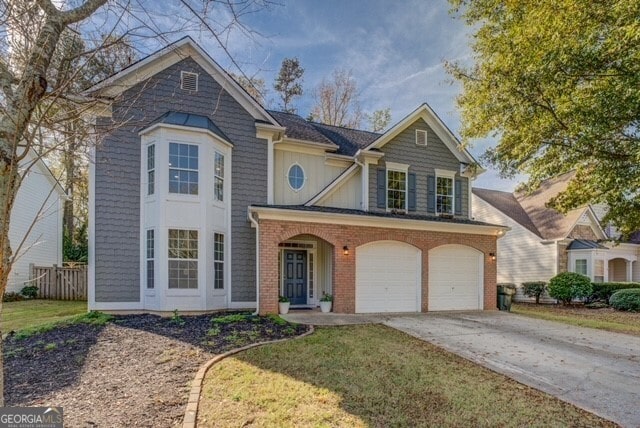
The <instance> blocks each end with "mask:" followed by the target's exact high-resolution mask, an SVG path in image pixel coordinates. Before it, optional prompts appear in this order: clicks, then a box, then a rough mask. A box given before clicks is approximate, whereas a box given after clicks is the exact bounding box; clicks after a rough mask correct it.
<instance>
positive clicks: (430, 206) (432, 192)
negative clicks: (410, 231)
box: [427, 175, 436, 213]
mask: <svg viewBox="0 0 640 428" xmlns="http://www.w3.org/2000/svg"><path fill="white" fill-rule="evenodd" d="M427 212H428V213H435V212H436V177H435V175H427Z"/></svg>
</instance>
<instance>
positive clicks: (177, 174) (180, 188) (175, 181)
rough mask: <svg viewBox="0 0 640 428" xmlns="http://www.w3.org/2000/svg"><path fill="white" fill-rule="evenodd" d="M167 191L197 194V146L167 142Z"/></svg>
mask: <svg viewBox="0 0 640 428" xmlns="http://www.w3.org/2000/svg"><path fill="white" fill-rule="evenodd" d="M169 193H181V194H185V195H197V194H198V146H196V145H194V144H182V143H170V144H169Z"/></svg>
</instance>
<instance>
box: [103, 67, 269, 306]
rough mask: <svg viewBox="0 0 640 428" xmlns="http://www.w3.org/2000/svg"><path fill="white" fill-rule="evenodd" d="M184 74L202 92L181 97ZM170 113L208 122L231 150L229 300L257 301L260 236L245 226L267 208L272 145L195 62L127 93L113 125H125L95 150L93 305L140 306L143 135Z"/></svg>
mask: <svg viewBox="0 0 640 428" xmlns="http://www.w3.org/2000/svg"><path fill="white" fill-rule="evenodd" d="M181 70H184V71H192V72H196V73H199V74H200V77H199V84H198V86H199V88H198V92H196V93H188V92H186V91H182V90H181V89H180V71H181ZM169 110H175V111H183V112H188V113H193V114H199V115H206V116H209V117H210V118H211V119H212V120H213V121H214V122H215V123H216V125H218V126H219V127H220V129H221V130H222V131H223V132H224V133H225V134H226V135H227V136H228V137H229V139H230V140H231V142H232V143H233V144H234V148H233V157H232V173H231V180H232V181H231V185H232V189H231V198H232V199H231V200H232V206H231V209H232V220H231V239H230V241H229V242H230V243H231V246H232V254H231V256H232V262H231V266H230V268H231V272H232V296H231V297H232V300H233V301H253V300H255V232H254V231H253V230H252V229H251V227H250V223H249V222H248V221H247V206H248V205H250V204H252V203H256V204H259V203H266V198H267V196H266V195H267V144H266V142H265V141H264V140H259V139H257V138H256V128H255V121H254V119H253V117H252V116H251V115H250V114H249V113H247V112H246V111H245V110H244V109H243V108H242V106H240V104H238V103H237V102H236V101H235V100H234V99H233V98H232V97H231V96H230V95H229V94H228V93H226V92H225V91H223V90H222V88H221V87H220V85H218V83H217V82H216V81H215V80H213V78H211V76H209V75H208V74H207V73H206V72H205V71H204V70H202V69H201V68H200V66H198V64H197V63H196V62H195V61H193V60H192V59H191V58H186V59H184V60H182V61H181V62H179V63H177V64H175V65H173V66H171V67H169V68H167V69H165V70H163V71H161V72H159V73H158V74H156V75H155V76H153V77H152V78H150V79H148V80H147V81H145V82H142V83H140V84H138V85H136V86H135V87H133V88H131V89H129V90H127V91H126V92H125V93H124V94H123V95H122V96H121V97H120V99H119V100H117V102H116V103H115V104H114V108H113V123H114V124H121V123H124V125H120V126H117V127H116V128H115V129H114V130H112V131H111V132H110V133H109V134H108V135H107V136H106V137H105V138H104V139H103V141H102V142H101V144H100V145H99V146H98V147H97V149H96V165H95V172H96V175H95V201H96V210H95V212H96V215H95V225H96V228H95V230H96V236H95V272H96V273H95V275H96V301H98V302H137V301H139V296H140V279H139V278H140V275H139V269H140V268H139V266H140V265H139V260H140V259H139V258H140V254H139V253H140V243H139V230H140V137H139V136H138V132H139V131H140V130H141V129H143V128H145V127H146V125H147V124H148V123H149V122H151V121H152V120H154V119H156V118H157V117H158V116H160V115H162V114H163V113H165V112H167V111H169ZM103 122H104V121H103ZM101 124H102V125H104V126H108V125H109V124H107V123H101ZM202 184H203V185H204V183H202Z"/></svg>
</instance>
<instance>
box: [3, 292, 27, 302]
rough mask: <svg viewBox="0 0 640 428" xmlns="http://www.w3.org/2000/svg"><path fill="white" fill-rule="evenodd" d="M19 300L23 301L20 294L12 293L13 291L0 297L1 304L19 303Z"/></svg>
mask: <svg viewBox="0 0 640 428" xmlns="http://www.w3.org/2000/svg"><path fill="white" fill-rule="evenodd" d="M20 300H24V297H22V295H21V294H20V293H14V292H13V291H9V292H7V293H4V295H3V296H2V301H3V302H19V301H20Z"/></svg>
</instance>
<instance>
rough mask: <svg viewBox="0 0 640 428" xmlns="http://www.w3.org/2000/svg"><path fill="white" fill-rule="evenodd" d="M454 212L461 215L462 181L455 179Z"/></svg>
mask: <svg viewBox="0 0 640 428" xmlns="http://www.w3.org/2000/svg"><path fill="white" fill-rule="evenodd" d="M454 207H455V208H454V212H455V213H456V215H462V179H460V178H456V187H455V204H454Z"/></svg>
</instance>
